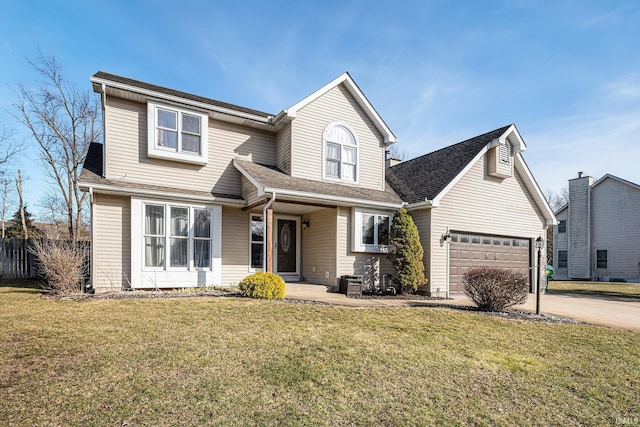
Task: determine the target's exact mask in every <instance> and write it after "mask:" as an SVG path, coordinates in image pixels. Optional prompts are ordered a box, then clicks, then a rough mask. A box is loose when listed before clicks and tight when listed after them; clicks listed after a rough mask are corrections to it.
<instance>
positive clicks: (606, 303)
mask: <svg viewBox="0 0 640 427" xmlns="http://www.w3.org/2000/svg"><path fill="white" fill-rule="evenodd" d="M285 297H286V298H290V299H298V300H307V301H318V302H324V303H327V304H336V305H342V306H347V307H354V308H365V307H370V308H375V307H411V306H413V307H415V306H416V303H417V302H419V304H420V305H421V306H424V305H425V304H437V305H442V304H451V305H473V304H472V303H471V301H469V299H468V298H467V296H466V295H465V294H456V295H453V299H449V300H419V301H411V300H400V299H359V298H347V297H346V296H345V295H343V294H338V293H334V292H329V287H327V286H323V285H311V284H306V283H287V289H286V294H285ZM516 308H517V309H523V310H528V311H533V312H535V309H536V297H535V295H532V294H530V295H529V298H528V299H527V302H526V303H524V304H523V305H521V306H517V307H516ZM540 313H542V314H551V315H554V316H560V317H568V318H571V319H576V320H581V321H583V322H589V323H594V324H597V325H603V326H611V327H614V328H623V329H630V330H634V331H640V298H633V297H614V296H593V295H588V296H587V295H579V294H544V295H540Z"/></svg>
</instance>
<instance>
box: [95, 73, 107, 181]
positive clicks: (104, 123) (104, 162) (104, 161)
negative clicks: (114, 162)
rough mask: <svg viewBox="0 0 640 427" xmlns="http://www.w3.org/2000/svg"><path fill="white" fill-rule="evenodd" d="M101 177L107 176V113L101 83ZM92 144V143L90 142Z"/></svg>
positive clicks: (105, 93) (105, 92) (105, 94)
mask: <svg viewBox="0 0 640 427" xmlns="http://www.w3.org/2000/svg"><path fill="white" fill-rule="evenodd" d="M101 98H102V177H103V178H105V177H106V175H107V173H106V172H107V171H106V165H107V159H106V157H107V156H106V154H107V153H106V150H105V147H106V144H107V117H106V113H107V110H106V109H107V85H106V84H104V83H102V96H101ZM91 142H94V141H91Z"/></svg>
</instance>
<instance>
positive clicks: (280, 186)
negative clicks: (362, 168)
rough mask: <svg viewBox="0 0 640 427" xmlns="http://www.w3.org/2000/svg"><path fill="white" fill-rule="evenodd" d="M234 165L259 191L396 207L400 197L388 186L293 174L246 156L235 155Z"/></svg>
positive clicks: (336, 201)
mask: <svg viewBox="0 0 640 427" xmlns="http://www.w3.org/2000/svg"><path fill="white" fill-rule="evenodd" d="M233 165H234V166H235V168H236V169H238V171H240V173H242V175H244V176H245V177H246V178H247V179H248V180H249V181H251V183H252V184H253V185H254V186H255V187H256V188H257V189H258V195H259V196H262V195H263V194H264V193H267V192H276V193H277V194H283V195H286V196H288V197H295V198H298V199H312V200H325V201H330V202H334V203H338V204H341V203H350V204H351V203H356V204H360V205H374V206H380V207H383V206H384V207H393V208H399V207H401V206H402V199H401V198H400V196H398V194H396V193H395V191H393V189H392V188H391V187H390V186H388V185H387V186H386V190H385V191H382V190H371V189H367V188H361V187H355V186H351V185H340V184H335V183H331V182H323V181H315V180H311V179H305V178H295V177H292V176H290V175H287V174H286V173H285V172H283V171H281V170H280V169H278V168H277V167H275V166H266V165H261V164H258V163H254V162H251V161H249V160H241V159H234V160H233Z"/></svg>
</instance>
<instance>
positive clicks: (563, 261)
mask: <svg viewBox="0 0 640 427" xmlns="http://www.w3.org/2000/svg"><path fill="white" fill-rule="evenodd" d="M567 259H568V252H567V251H558V268H567Z"/></svg>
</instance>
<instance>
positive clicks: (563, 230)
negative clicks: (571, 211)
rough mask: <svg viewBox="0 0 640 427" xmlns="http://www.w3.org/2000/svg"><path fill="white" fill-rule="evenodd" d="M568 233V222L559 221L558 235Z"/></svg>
mask: <svg viewBox="0 0 640 427" xmlns="http://www.w3.org/2000/svg"><path fill="white" fill-rule="evenodd" d="M566 232H567V220H565V219H562V220H560V221H558V233H566Z"/></svg>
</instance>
